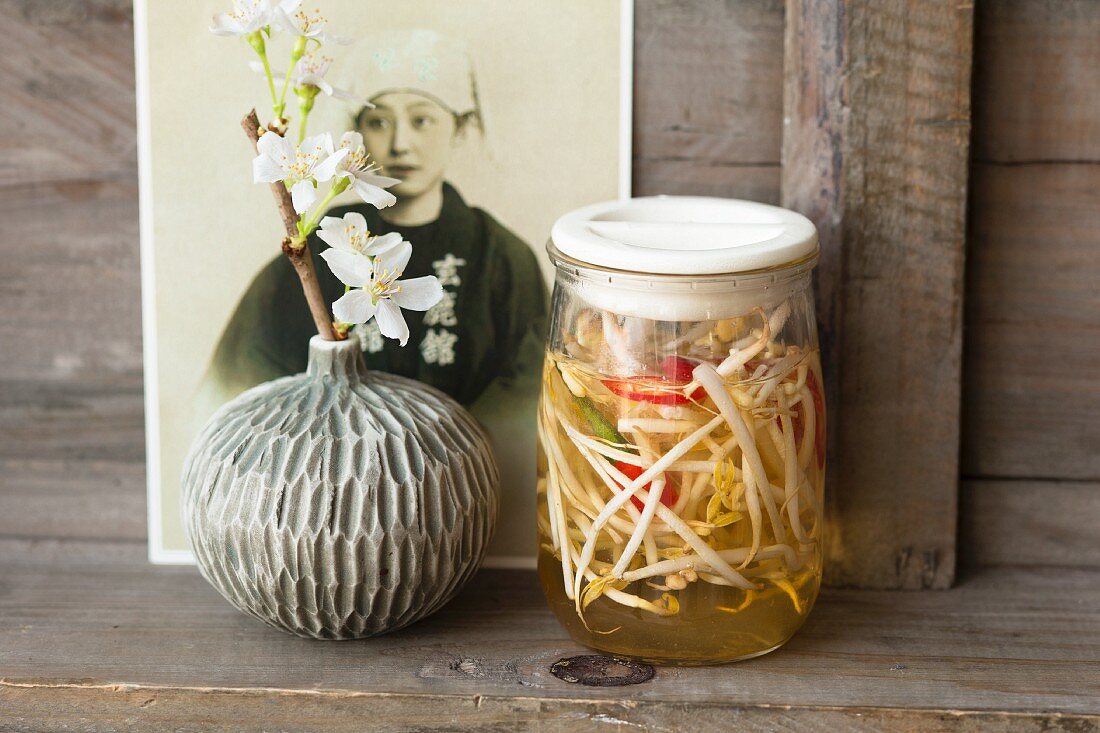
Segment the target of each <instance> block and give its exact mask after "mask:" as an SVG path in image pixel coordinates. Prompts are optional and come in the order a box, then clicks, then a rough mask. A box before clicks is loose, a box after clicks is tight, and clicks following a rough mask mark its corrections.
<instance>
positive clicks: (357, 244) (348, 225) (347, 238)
mask: <svg viewBox="0 0 1100 733" xmlns="http://www.w3.org/2000/svg"><path fill="white" fill-rule="evenodd" d="M317 236H318V237H320V238H321V241H323V242H325V243H326V244H328V246H330V247H332V248H333V249H338V250H340V251H341V252H349V253H351V254H358V255H365V256H367V257H377V256H378V255H380V254H383V253H385V252H388V251H390V250H391V249H393V248H394V247H397V246H399V245H400V244H402V242H403V240H402V239H401V235H400V234H398V233H397V232H390V233H389V234H383V235H381V236H377V237H375V236H372V235H371V233H370V229H369V228H368V227H367V220H366V219H365V218H364V217H363V215H362V214H360V213H358V212H355V211H349V212H348V213H347V214H344V216H343V217H342V218H339V219H338V218H336V217H335V216H326V217H325V218H324V219H321V228H320V229H319V230H318V231H317ZM409 246H410V247H411V246H412V245H409Z"/></svg>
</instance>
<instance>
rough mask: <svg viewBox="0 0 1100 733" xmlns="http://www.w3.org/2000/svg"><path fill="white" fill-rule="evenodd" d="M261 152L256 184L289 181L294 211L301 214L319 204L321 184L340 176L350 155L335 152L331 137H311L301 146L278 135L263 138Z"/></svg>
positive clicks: (255, 171) (254, 167) (254, 173)
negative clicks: (343, 164) (338, 173)
mask: <svg viewBox="0 0 1100 733" xmlns="http://www.w3.org/2000/svg"><path fill="white" fill-rule="evenodd" d="M256 149H257V150H258V151H259V155H257V156H256V157H255V158H254V159H253V160H252V178H253V180H254V181H255V182H256V183H275V182H277V181H285V182H286V184H287V185H288V186H290V195H291V198H292V200H293V202H294V210H295V211H297V212H298V213H299V214H300V213H302V212H303V211H306V210H307V209H309V207H310V206H312V205H313V203H314V202H315V201H316V200H317V191H316V188H315V186H316V183H317V181H327V180H329V179H330V178H332V176H333V175H334V174H335V173H336V169H337V167H338V166H339V165H340V162H341V161H342V160H343V159H344V157H345V156H346V155H347V151H345V150H336V151H334V150H333V149H332V136H330V135H329V134H328V133H324V134H322V135H314V136H313V137H307V138H306V139H305V140H303V141H302V143H301V145H298V146H295V145H294V143H292V142H291V141H290V140H287V139H286V138H285V137H283V136H282V135H279V134H278V133H274V132H267V133H264V134H263V135H261V136H260V141H259V142H258V143H257V144H256Z"/></svg>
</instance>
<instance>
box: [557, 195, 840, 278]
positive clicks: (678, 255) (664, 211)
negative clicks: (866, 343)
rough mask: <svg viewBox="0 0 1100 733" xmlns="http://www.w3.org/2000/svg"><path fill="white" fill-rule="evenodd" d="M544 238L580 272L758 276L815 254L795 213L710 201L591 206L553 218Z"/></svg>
mask: <svg viewBox="0 0 1100 733" xmlns="http://www.w3.org/2000/svg"><path fill="white" fill-rule="evenodd" d="M550 240H551V242H552V243H553V247H554V249H555V250H556V251H557V252H559V253H561V254H562V255H564V256H566V257H568V258H570V259H572V260H574V261H576V262H578V263H582V264H584V265H586V266H591V267H596V268H606V269H612V270H619V271H620V272H638V273H645V274H649V275H655V276H656V275H660V276H666V275H667V276H675V275H681V276H689V277H707V276H713V275H718V276H725V275H732V274H748V273H756V272H760V271H767V270H771V269H772V268H776V267H785V266H788V265H789V264H791V263H797V262H800V261H801V260H803V259H804V258H806V257H807V256H810V255H812V254H814V253H815V252H816V251H817V249H818V238H817V229H816V227H814V225H813V222H811V221H810V220H809V219H807V218H806V217H805V216H803V215H802V214H799V213H798V212H796V211H791V210H790V209H784V208H782V207H779V206H773V205H771V204H763V203H759V202H756V201H745V200H741V199H729V198H717V197H708V196H647V197H641V198H633V199H618V200H614V201H604V202H601V203H597V204H591V205H589V206H584V207H582V208H579V209H575V210H573V211H570V212H569V213H567V214H565V215H563V216H561V217H559V218H558V220H557V221H556V222H555V223H554V226H553V228H552V229H551V234H550ZM622 263H629V264H630V267H629V269H626V268H623V267H622Z"/></svg>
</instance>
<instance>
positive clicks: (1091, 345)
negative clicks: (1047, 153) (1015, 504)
mask: <svg viewBox="0 0 1100 733" xmlns="http://www.w3.org/2000/svg"><path fill="white" fill-rule="evenodd" d="M1097 27H1098V31H1100V25H1098V26H1097ZM1098 91H1100V87H1098ZM1097 191H1100V162H1098V163H1097V164H1095V165H1059V164H1045V163H1041V164H1036V165H1021V166H1002V165H995V164H986V163H975V164H974V175H973V178H972V194H971V196H972V203H971V206H972V209H971V210H972V212H973V214H972V220H971V225H970V245H969V254H970V260H969V263H968V267H969V269H970V274H969V277H968V280H969V285H970V290H969V302H968V305H967V323H968V324H969V328H968V330H967V345H966V346H967V348H966V376H965V385H966V389H965V408H966V409H965V412H964V439H963V445H964V450H965V454H964V455H965V459H964V462H963V470H964V473H965V474H967V475H970V476H977V477H991V476H1022V477H1034V478H1076V479H1096V478H1100V420H1097V415H1098V414H1100V381H1098V380H1097V375H1098V374H1100V287H1098V282H1100V197H1098V196H1097Z"/></svg>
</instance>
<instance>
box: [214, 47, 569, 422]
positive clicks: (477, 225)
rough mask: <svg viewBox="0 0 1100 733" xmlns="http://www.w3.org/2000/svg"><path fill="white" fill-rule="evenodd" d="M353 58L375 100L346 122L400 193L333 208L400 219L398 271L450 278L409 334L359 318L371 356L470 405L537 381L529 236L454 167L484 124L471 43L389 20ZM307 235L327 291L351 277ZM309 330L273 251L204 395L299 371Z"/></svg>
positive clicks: (293, 281) (541, 292) (539, 297)
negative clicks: (479, 201) (453, 174)
mask: <svg viewBox="0 0 1100 733" xmlns="http://www.w3.org/2000/svg"><path fill="white" fill-rule="evenodd" d="M345 69H346V72H345V77H346V80H347V81H346V84H345V86H346V87H348V91H350V92H351V93H352V94H354V95H355V97H356V98H357V99H362V100H369V101H370V103H371V104H372V105H373V106H364V105H362V104H360V106H358V107H355V108H351V109H349V110H348V113H349V114H348V119H347V123H348V129H352V130H357V131H358V132H360V133H361V134H362V135H363V140H364V144H365V145H366V149H367V151H368V152H369V153H370V155H371V156H372V158H373V159H374V161H375V162H377V163H378V164H380V165H381V166H382V171H381V173H382V174H383V175H386V176H389V177H392V178H396V179H398V181H399V183H397V184H395V185H394V186H392V187H391V188H390V189H389V191H390V192H391V193H392V194H394V196H396V198H397V202H396V203H395V204H393V205H392V206H390V207H388V208H384V209H381V210H378V209H375V208H374V207H372V206H369V205H366V204H362V203H359V204H353V205H348V206H338V207H335V208H333V209H332V210H330V211H329V212H328V215H329V216H334V217H342V216H343V215H345V214H347V213H348V212H357V213H358V214H360V215H362V216H363V217H364V219H365V220H366V223H367V225H368V227H369V228H370V230H371V233H372V234H375V235H381V234H386V233H389V232H398V233H400V234H401V235H402V237H403V238H404V239H406V240H408V241H409V242H411V243H412V244H413V254H412V259H411V260H410V261H409V263H408V266H407V267H406V270H405V273H404V275H403V277H405V278H415V277H420V276H422V275H435V276H436V277H438V278H439V281H440V283H441V284H442V285H443V289H444V296H443V300H441V301H440V302H439V303H438V304H437V305H436V306H434V307H433V308H431V309H430V310H428V311H426V312H425V313H424V314H423V317H422V318H421V317H420V315H421V314H417V313H408V314H407V315H408V316H409V329H410V336H409V342H408V346H407V347H406V348H401V347H400V346H399V345H398V344H397V342H395V341H391V340H389V339H384V338H383V337H382V335H381V334H380V333H379V331H378V327H377V325H376V323H375V322H374V321H373V320H372V321H371V322H370V323H368V324H366V325H365V326H359V327H357V328H356V331H355V333H356V334H357V335H358V336H359V339H360V343H361V346H362V348H363V352H364V358H365V360H366V364H367V367H368V368H369V369H375V370H380V371H386V372H391V373H394V374H400V375H402V376H406V377H411V378H414V379H418V380H420V381H423V382H426V383H428V384H431V385H433V386H435V387H437V388H439V389H441V390H443V391H444V392H446V393H448V394H449V395H451V396H452V397H454V398H455V399H457V400H458V401H459V402H461V403H462V404H463V405H466V406H472V405H474V404H475V403H476V402H477V401H478V400H479V398H483V402H484V401H485V400H491V401H493V402H496V401H498V400H499V399H508V398H507V393H508V390H512V389H519V390H521V391H522V392H523V394H524V395H526V394H527V393H528V392H531V393H532V394H533V391H534V390H537V374H538V371H539V369H540V366H541V361H542V337H543V327H544V321H545V315H546V299H547V298H546V285H545V283H544V281H543V279H542V276H541V274H540V272H539V267H538V263H537V261H536V259H535V256H534V254H533V252H532V251H531V248H530V247H529V246H528V245H527V244H526V243H524V242H523V241H521V240H520V239H519V238H518V237H517V236H516V235H515V234H513V233H512V232H511V231H509V230H508V229H507V228H506V227H504V226H503V225H502V224H501V223H500V222H498V221H497V220H496V219H495V218H494V217H493V216H492V215H491V214H489V213H488V212H486V211H484V210H482V209H480V208H477V207H472V206H470V205H468V204H467V203H466V201H465V200H464V199H463V198H462V195H461V194H460V193H459V192H458V191H457V190H456V189H455V188H454V186H452V185H451V184H450V183H448V182H447V180H446V177H447V167H448V164H449V163H450V161H451V158H452V155H453V154H454V152H455V150H456V149H457V148H458V147H459V146H460V145H462V144H463V142H464V141H465V140H466V139H467V138H468V137H469V136H470V135H472V134H474V133H482V132H483V129H484V128H483V119H482V114H481V110H480V106H479V102H478V97H477V87H476V81H475V78H474V74H473V69H472V65H471V64H470V62H469V58H468V56H467V55H466V53H465V52H464V50H463V49H462V47H461V46H460V45H458V44H456V43H453V42H450V41H448V40H447V39H444V38H443V37H441V36H440V35H438V34H437V33H435V32H433V31H403V32H391V33H384V34H380V35H379V36H377V37H375V38H373V39H370V40H364V41H361V42H360V43H359V44H358V48H357V50H356V52H355V53H354V54H353V58H349V59H348V61H347V63H346V65H345ZM332 103H333V104H335V102H332ZM310 247H311V251H312V253H313V256H314V258H315V265H316V271H317V276H318V279H319V280H320V284H321V288H322V291H323V293H324V294H325V297H326V299H327V301H328V302H329V303H332V302H333V301H335V300H336V299H337V298H339V297H340V296H341V295H343V293H344V288H343V285H342V283H340V282H339V281H338V280H337V279H336V277H335V276H333V275H332V273H331V272H330V271H329V268H328V267H327V266H326V265H325V263H324V262H322V261H321V260H320V258H319V257H318V254H319V253H320V252H322V251H324V250H325V249H326V248H327V245H326V244H325V243H324V242H323V241H321V240H320V239H318V238H317V237H316V236H312V237H311V238H310ZM315 332H316V331H315V328H314V325H313V320H312V318H311V317H310V313H309V309H308V307H307V305H306V301H305V298H304V296H303V294H302V289H301V286H300V285H299V283H298V279H297V276H296V275H295V273H294V271H293V269H292V268H291V266H290V264H289V262H288V261H287V260H286V258H285V257H283V256H282V255H279V256H276V257H275V258H273V259H272V260H271V262H270V263H268V264H267V266H265V267H264V268H263V269H262V270H261V271H260V272H259V273H258V274H257V275H256V277H255V279H254V280H253V281H252V283H251V285H250V287H249V288H248V290H247V291H246V292H245V294H244V296H243V297H242V299H241V301H240V303H239V304H238V305H237V308H236V310H235V312H234V313H233V315H232V317H231V319H230V321H229V323H228V325H227V326H226V328H225V331H224V332H223V334H222V336H221V339H220V341H219V342H218V345H217V348H216V350H215V353H214V356H213V359H212V361H211V364H210V367H209V369H208V371H207V374H206V376H205V379H204V384H203V387H202V396H203V399H202V400H201V402H203V403H205V404H206V405H207V406H208V407H209V406H216V405H217V404H221V403H222V402H225V401H226V400H228V399H229V398H231V397H233V396H235V395H236V394H238V393H240V392H242V391H243V390H245V389H248V388H249V387H252V386H254V385H256V384H259V383H261V382H264V381H267V380H270V379H274V378H276V377H280V376H285V375H289V374H295V373H297V372H300V371H303V370H304V369H305V368H306V357H307V350H308V342H309V339H310V337H311V336H312V335H314V334H315ZM520 385H522V386H520ZM493 395H495V397H494V396H493ZM520 402H523V403H525V404H526V403H527V402H528V400H520ZM492 411H493V410H491V409H490V410H489V412H492ZM475 413H476V411H475ZM524 419H527V420H531V419H533V418H531V417H530V415H526V416H525V418H524Z"/></svg>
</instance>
